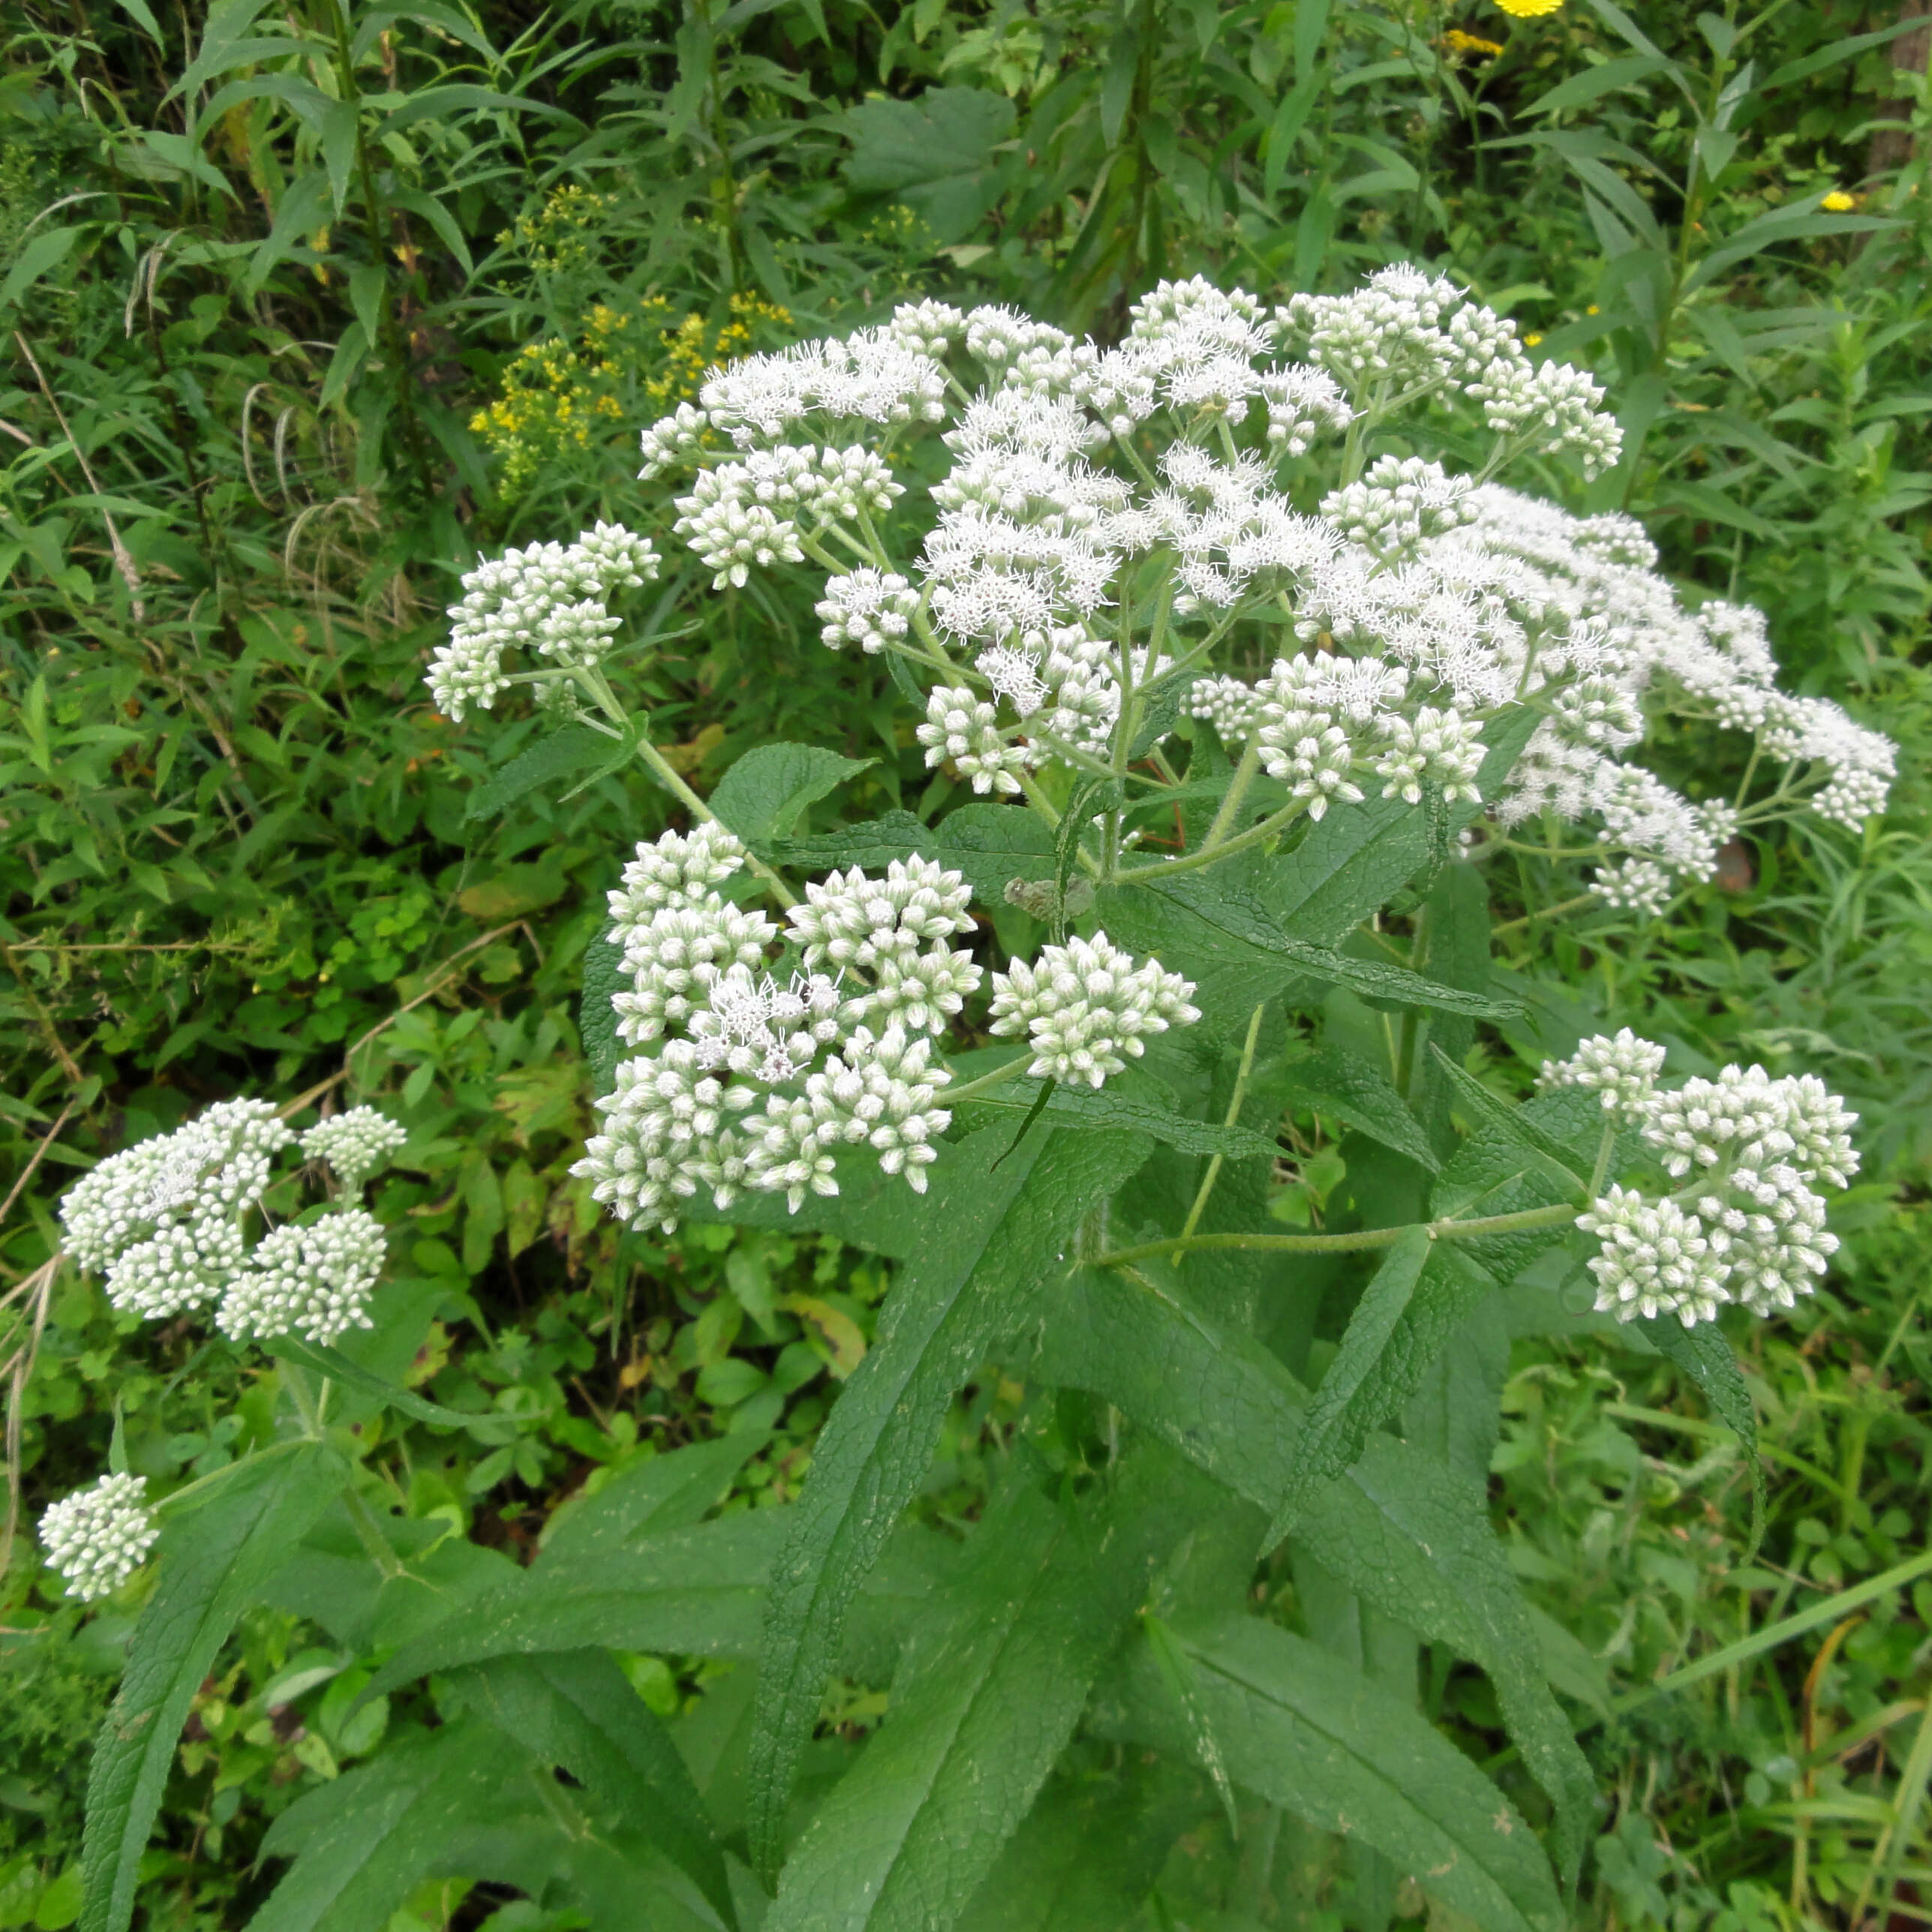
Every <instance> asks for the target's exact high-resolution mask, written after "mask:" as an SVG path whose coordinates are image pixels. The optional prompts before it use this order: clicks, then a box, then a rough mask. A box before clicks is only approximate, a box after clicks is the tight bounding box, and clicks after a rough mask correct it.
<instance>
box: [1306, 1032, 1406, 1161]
mask: <svg viewBox="0 0 1932 1932" xmlns="http://www.w3.org/2000/svg"><path fill="white" fill-rule="evenodd" d="M1275 1080H1278V1082H1279V1083H1280V1084H1281V1086H1284V1087H1285V1089H1286V1090H1287V1097H1288V1098H1289V1100H1290V1101H1291V1103H1293V1104H1296V1105H1298V1106H1302V1107H1308V1108H1310V1109H1311V1110H1313V1111H1314V1112H1315V1113H1325V1114H1327V1115H1330V1116H1331V1117H1333V1119H1337V1120H1339V1121H1340V1122H1342V1124H1343V1125H1345V1126H1348V1127H1352V1128H1354V1129H1355V1131H1356V1132H1357V1133H1358V1134H1366V1135H1367V1136H1368V1137H1369V1139H1370V1140H1374V1141H1376V1142H1378V1143H1379V1144H1380V1145H1381V1146H1384V1147H1387V1148H1390V1149H1393V1151H1394V1152H1396V1153H1398V1154H1400V1155H1403V1156H1405V1158H1407V1159H1409V1160H1411V1161H1415V1162H1416V1163H1417V1164H1418V1165H1419V1166H1421V1167H1426V1168H1427V1169H1428V1170H1429V1172H1430V1173H1435V1171H1436V1170H1437V1167H1438V1161H1437V1160H1436V1158H1435V1149H1434V1148H1432V1146H1430V1145H1429V1140H1428V1137H1427V1136H1426V1134H1424V1133H1423V1130H1422V1124H1421V1122H1420V1121H1418V1120H1417V1119H1416V1117H1415V1116H1414V1114H1413V1113H1411V1112H1410V1110H1409V1104H1408V1101H1405V1099H1403V1098H1402V1095H1400V1094H1399V1093H1398V1092H1396V1088H1395V1086H1394V1084H1393V1082H1392V1081H1391V1080H1390V1078H1389V1077H1388V1075H1387V1074H1385V1073H1384V1072H1383V1071H1381V1068H1379V1067H1376V1066H1373V1065H1371V1064H1370V1063H1369V1062H1368V1061H1367V1060H1366V1059H1363V1057H1362V1056H1361V1055H1360V1054H1359V1053H1351V1052H1349V1051H1348V1049H1347V1048H1346V1047H1339V1046H1336V1045H1333V1044H1324V1045H1323V1046H1321V1047H1317V1048H1316V1050H1315V1052H1314V1053H1311V1054H1310V1055H1309V1056H1308V1057H1307V1058H1306V1059H1300V1060H1293V1061H1291V1062H1288V1063H1287V1065H1284V1066H1283V1067H1281V1068H1280V1069H1279V1071H1278V1073H1277V1074H1276V1075H1275Z"/></svg>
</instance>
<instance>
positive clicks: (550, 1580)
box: [362, 1510, 786, 1698]
mask: <svg viewBox="0 0 1932 1932" xmlns="http://www.w3.org/2000/svg"><path fill="white" fill-rule="evenodd" d="M785 1532H786V1524H785V1521H784V1516H783V1513H781V1512H779V1511H777V1510H759V1511H756V1512H755V1513H753V1514H750V1515H747V1516H727V1517H726V1518H724V1519H723V1520H722V1521H720V1522H714V1523H703V1524H701V1525H699V1526H698V1527H697V1528H694V1529H684V1530H672V1531H666V1533H665V1534H663V1535H661V1536H654V1537H645V1539H644V1540H642V1541H641V1542H640V1543H635V1544H633V1545H632V1546H629V1548H627V1549H617V1550H611V1551H607V1552H599V1553H598V1554H597V1555H596V1559H595V1561H590V1562H585V1563H581V1564H580V1563H559V1564H548V1563H542V1564H534V1565H533V1566H532V1567H530V1569H528V1570H520V1571H518V1573H517V1574H516V1575H515V1576H513V1577H511V1578H509V1579H506V1581H505V1582H502V1583H500V1584H498V1585H496V1586H494V1588H491V1589H489V1590H488V1591H485V1592H484V1593H483V1594H481V1595H480V1596H478V1597H473V1598H472V1599H471V1600H470V1601H469V1602H468V1603H466V1604H464V1606H462V1608H461V1609H460V1610H459V1611H458V1612H456V1613H455V1614H454V1615H451V1616H449V1617H446V1618H444V1619H443V1621H442V1622H440V1624H437V1625H436V1626H435V1627H434V1629H432V1630H426V1631H425V1632H424V1633H423V1634H422V1636H419V1637H415V1638H413V1639H411V1640H410V1642H407V1643H406V1644H404V1645H403V1646H402V1648H401V1649H400V1650H398V1651H397V1652H396V1654H395V1656H394V1657H392V1658H391V1659H390V1660H389V1662H388V1663H386V1664H385V1665H384V1666H383V1668H382V1669H380V1671H378V1672H377V1673H376V1675H375V1676H374V1678H371V1680H370V1681H369V1684H368V1687H366V1688H365V1690H364V1691H363V1693H362V1695H363V1696H364V1697H365V1698H369V1697H374V1696H380V1694H381V1693H383V1692H384V1691H385V1690H391V1689H392V1688H393V1687H395V1685H397V1684H406V1683H407V1682H408V1681H409V1680H410V1678H414V1677H422V1676H426V1675H428V1673H429V1672H431V1671H432V1670H451V1669H455V1667H456V1666H458V1665H459V1664H466V1663H482V1662H483V1661H485V1660H486V1659H488V1658H490V1657H513V1656H523V1657H533V1656H536V1655H538V1654H540V1653H542V1652H543V1651H569V1650H582V1649H584V1648H587V1647H589V1646H591V1645H597V1646H601V1647H603V1648H610V1649H614V1650H641V1651H678V1652H682V1653H684V1654H688V1655H690V1656H693V1657H747V1656H750V1655H751V1654H753V1652H754V1651H756V1648H757V1645H758V1629H759V1621H760V1618H761V1617H762V1613H763V1611H764V1607H765V1579H766V1576H768V1573H770V1570H771V1561H772V1558H773V1556H774V1553H775V1552H777V1549H778V1546H779V1545H780V1542H781V1541H782V1540H783V1537H784V1535H785Z"/></svg>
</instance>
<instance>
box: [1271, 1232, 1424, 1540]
mask: <svg viewBox="0 0 1932 1932" xmlns="http://www.w3.org/2000/svg"><path fill="white" fill-rule="evenodd" d="M1433 1245H1434V1244H1433V1243H1432V1242H1431V1240H1430V1239H1429V1230H1428V1229H1427V1228H1426V1227H1406V1228H1405V1229H1404V1230H1402V1233H1401V1234H1400V1235H1399V1236H1397V1237H1396V1242H1395V1245H1393V1247H1391V1248H1390V1249H1389V1251H1388V1252H1387V1254H1385V1255H1384V1257H1383V1258H1382V1264H1381V1266H1380V1267H1379V1268H1378V1269H1376V1270H1375V1274H1374V1275H1373V1276H1372V1278H1370V1280H1369V1285H1368V1286H1367V1287H1366V1288H1364V1289H1363V1291H1362V1299H1361V1300H1360V1301H1359V1302H1357V1303H1356V1305H1355V1312H1354V1314H1353V1315H1351V1316H1350V1317H1349V1318H1348V1328H1347V1329H1346V1330H1345V1331H1344V1333H1343V1335H1342V1346H1341V1347H1340V1348H1339V1349H1338V1350H1337V1351H1336V1356H1335V1359H1334V1360H1333V1362H1331V1363H1330V1364H1329V1365H1328V1372H1327V1375H1324V1376H1323V1378H1321V1386H1320V1387H1318V1389H1317V1390H1315V1395H1314V1396H1313V1398H1312V1400H1311V1401H1310V1402H1309V1406H1308V1413H1307V1414H1306V1416H1305V1417H1303V1422H1302V1432H1301V1435H1300V1440H1299V1441H1298V1443H1297V1449H1298V1450H1299V1452H1300V1453H1299V1454H1298V1455H1297V1458H1296V1462H1295V1467H1294V1470H1293V1471H1292V1472H1291V1474H1290V1476H1289V1478H1288V1488H1287V1494H1286V1495H1284V1496H1282V1497H1281V1499H1280V1500H1279V1501H1278V1502H1277V1503H1276V1504H1275V1516H1274V1520H1273V1521H1272V1522H1271V1523H1270V1524H1269V1525H1268V1541H1269V1543H1270V1544H1271V1545H1272V1544H1273V1543H1278V1542H1279V1541H1280V1540H1281V1538H1282V1537H1284V1536H1286V1535H1287V1533H1288V1531H1290V1530H1291V1529H1292V1528H1294V1525H1295V1520H1296V1519H1297V1516H1300V1513H1301V1507H1302V1504H1303V1503H1304V1502H1305V1501H1306V1500H1307V1498H1308V1496H1309V1492H1310V1491H1312V1489H1314V1488H1315V1486H1316V1485H1317V1484H1318V1483H1324V1482H1329V1481H1332V1480H1333V1479H1334V1478H1335V1477H1337V1476H1339V1475H1340V1474H1342V1471H1344V1470H1345V1469H1346V1468H1348V1465H1350V1464H1351V1462H1354V1460H1355V1459H1356V1458H1357V1456H1360V1454H1361V1453H1362V1445H1363V1443H1364V1442H1365V1441H1366V1440H1367V1439H1368V1435H1369V1431H1370V1430H1371V1429H1373V1428H1374V1427H1375V1425H1376V1424H1377V1423H1378V1422H1380V1421H1381V1420H1382V1418H1383V1417H1384V1416H1385V1415H1387V1414H1390V1413H1391V1411H1393V1409H1394V1408H1395V1407H1396V1405H1397V1404H1398V1403H1399V1402H1400V1401H1401V1400H1402V1395H1403V1394H1405V1393H1407V1391H1406V1390H1398V1389H1397V1387H1396V1376H1397V1371H1398V1366H1399V1357H1398V1355H1397V1354H1396V1347H1395V1345H1396V1337H1397V1336H1398V1335H1399V1333H1400V1332H1401V1330H1402V1318H1403V1317H1404V1316H1405V1315H1406V1314H1407V1313H1408V1307H1409V1301H1410V1298H1411V1297H1412V1296H1413V1295H1414V1293H1415V1291H1416V1287H1417V1283H1418V1282H1420V1281H1421V1279H1422V1275H1423V1268H1424V1266H1426V1264H1427V1263H1428V1262H1429V1260H1430V1258H1431V1254H1432V1248H1433Z"/></svg>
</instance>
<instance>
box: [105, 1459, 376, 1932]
mask: <svg viewBox="0 0 1932 1932" xmlns="http://www.w3.org/2000/svg"><path fill="white" fill-rule="evenodd" d="M347 1475H348V1471H347V1467H346V1466H345V1465H344V1463H343V1461H342V1459H341V1457H340V1456H338V1455H336V1453H335V1452H334V1450H331V1449H329V1448H327V1447H325V1446H324V1445H323V1444H321V1443H319V1442H308V1441H302V1442H291V1443H287V1444H278V1445H277V1446H276V1447H275V1448H274V1449H272V1450H269V1451H267V1452H266V1453H264V1454H263V1455H260V1456H256V1457H254V1458H253V1459H251V1460H250V1461H248V1462H240V1463H236V1464H234V1465H231V1467H230V1469H229V1470H228V1471H224V1472H223V1474H222V1477H221V1480H219V1481H218V1482H217V1483H215V1484H214V1485H212V1486H211V1488H210V1489H209V1492H208V1493H207V1495H206V1497H205V1498H203V1500H202V1501H200V1504H199V1507H196V1508H194V1509H193V1510H190V1511H188V1512H187V1513H185V1514H183V1515H182V1516H179V1518H177V1519H176V1520H174V1521H173V1522H170V1524H169V1525H168V1526H167V1530H166V1531H164V1534H163V1536H162V1539H161V1574H160V1576H159V1578H158V1580H157V1581H156V1583H155V1594H153V1595H152V1597H149V1600H148V1605H147V1608H146V1609H144V1610H143V1612H141V1621H140V1624H138V1625H137V1627H136V1629H135V1631H134V1645H133V1647H132V1648H131V1650H130V1651H129V1652H128V1669H127V1672H126V1674H125V1675H124V1676H123V1677H122V1680H121V1687H120V1690H119V1691H118V1692H117V1693H116V1696H115V1699H114V1702H113V1705H112V1706H111V1707H110V1709H109V1711H108V1713H107V1720H106V1721H105V1722H104V1723H103V1724H102V1726H101V1735H100V1738H99V1740H98V1742H97V1743H96V1744H95V1747H94V1764H93V1768H92V1771H91V1772H90V1774H89V1778H88V1785H87V1824H86V1836H85V1838H84V1840H83V1846H82V1851H81V1870H82V1884H83V1888H84V1898H83V1903H82V1906H81V1910H80V1925H81V1927H82V1928H83V1932H125V1928H126V1927H127V1925H128V1921H129V1920H130V1919H131V1917H132V1916H133V1914H134V1891H135V1887H136V1884H137V1881H138V1878H139V1875H140V1863H141V1854H142V1852H143V1851H144V1850H145V1849H146V1847H147V1843H148V1833H149V1831H150V1829H152V1826H153V1825H154V1822H155V1813H156V1812H157V1811H158V1810H159V1809H160V1808H161V1793H162V1791H163V1789H164V1787H165V1786H166V1785H167V1778H168V1772H169V1770H170V1767H171V1766H172V1765H173V1762H174V1753H175V1745H176V1742H177V1741H178V1740H179V1738H180V1736H181V1727H182V1724H183V1723H185V1722H186V1720H187V1717H188V1707H189V1705H191V1703H192V1702H193V1701H194V1693H195V1692H196V1691H197V1690H198V1689H200V1685H201V1681H202V1679H203V1678H205V1677H206V1675H208V1672H209V1669H210V1667H211V1666H212V1665H213V1663H214V1662H215V1656H216V1654H217V1653H218V1651H220V1650H221V1645H222V1644H223V1642H224V1641H225V1640H226V1639H227V1635H228V1633H229V1631H230V1630H231V1629H232V1628H233V1626H234V1622H235V1619H236V1618H237V1617H239V1615H241V1614H242V1611H244V1610H245V1609H247V1608H248V1605H249V1604H250V1603H251V1602H253V1601H254V1597H255V1594H256V1592H257V1591H258V1590H259V1589H260V1588H261V1587H262V1585H263V1584H264V1583H265V1582H266V1581H267V1580H268V1579H269V1576H270V1575H271V1573H272V1572H273V1571H274V1570H275V1568H276V1567H277V1566H278V1564H280V1563H281V1561H282V1559H283V1558H284V1557H285V1556H286V1555H287V1554H288V1552H289V1551H290V1549H293V1547H294V1546H295V1545H296V1543H299V1542H300V1541H301V1540H302V1537H303V1536H304V1535H305V1534H307V1532H308V1528H309V1526H310V1525H311V1524H312V1523H313V1522H314V1521H315V1520H316V1519H317V1517H318V1516H320V1515H321V1513H323V1510H326V1508H327V1507H329V1503H330V1502H331V1501H332V1500H333V1499H334V1498H335V1495H337V1494H338V1492H339V1491H340V1490H341V1487H342V1485H343V1483H344V1481H345V1480H347Z"/></svg>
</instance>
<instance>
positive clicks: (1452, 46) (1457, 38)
mask: <svg viewBox="0 0 1932 1932" xmlns="http://www.w3.org/2000/svg"><path fill="white" fill-rule="evenodd" d="M1442 44H1443V45H1444V47H1447V49H1448V50H1449V51H1450V53H1453V54H1471V55H1479V54H1480V55H1483V56H1488V55H1491V54H1499V53H1501V52H1502V51H1503V44H1502V42H1501V41H1486V40H1485V39H1483V37H1482V35H1480V34H1465V32H1463V31H1462V29H1461V28H1460V27H1451V28H1450V30H1449V31H1448V32H1447V33H1446V34H1444V35H1443V37H1442Z"/></svg>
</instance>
